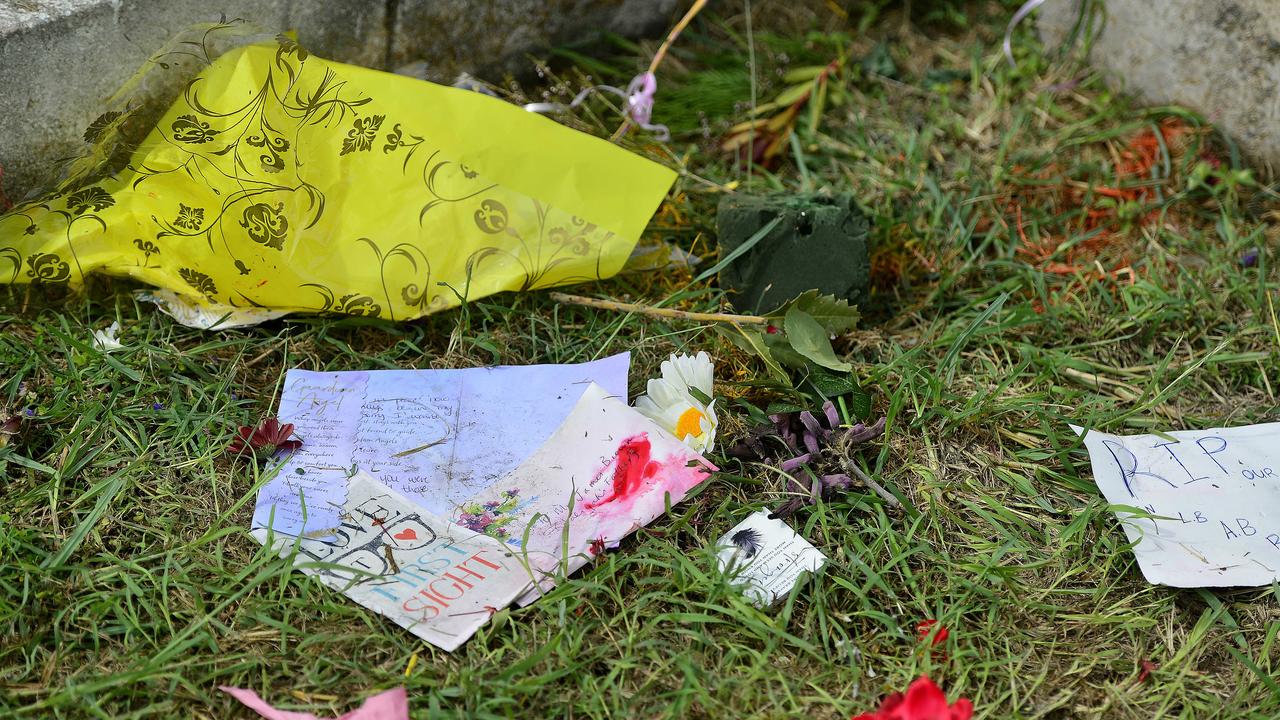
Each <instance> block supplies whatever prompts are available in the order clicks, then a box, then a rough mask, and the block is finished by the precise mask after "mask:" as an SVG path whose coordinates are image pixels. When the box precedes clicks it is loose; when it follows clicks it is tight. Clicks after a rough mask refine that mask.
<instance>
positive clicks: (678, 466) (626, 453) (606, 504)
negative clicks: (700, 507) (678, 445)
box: [582, 433, 716, 540]
mask: <svg viewBox="0 0 1280 720" xmlns="http://www.w3.org/2000/svg"><path fill="white" fill-rule="evenodd" d="M610 464H611V465H613V483H612V485H611V486H610V488H609V492H608V493H607V494H606V495H605V496H603V497H601V498H600V499H599V500H595V501H592V502H587V503H583V505H582V509H583V510H584V511H586V512H588V513H590V514H592V515H594V516H595V517H596V519H597V520H598V522H599V524H600V526H601V528H602V529H604V528H610V529H614V530H616V531H620V534H626V533H627V532H629V531H630V529H632V528H634V527H635V525H636V524H637V521H638V522H639V523H640V524H644V523H647V522H649V520H652V519H653V518H655V517H657V516H658V515H661V514H662V513H663V512H664V511H665V510H666V496H667V495H668V494H670V496H671V504H673V505H674V504H675V503H678V502H680V500H682V499H683V498H684V496H685V494H686V493H688V492H689V490H691V489H693V487H694V486H696V485H697V484H698V483H700V482H702V481H703V480H705V479H706V477H707V475H708V474H709V473H710V472H712V471H714V470H715V469H716V467H715V466H714V465H711V464H710V463H708V462H706V460H704V459H703V458H702V457H701V456H699V455H698V454H697V453H695V452H693V451H692V450H689V451H687V452H675V453H672V454H671V455H668V456H667V457H665V458H663V459H661V460H655V459H653V457H652V444H651V443H650V442H649V436H648V434H647V433H639V434H637V435H632V436H631V437H629V438H626V439H625V440H623V441H622V442H621V443H620V444H619V445H618V454H617V456H616V458H615V459H614V460H613V461H611V462H610ZM608 467H609V466H608V465H606V466H605V467H604V468H602V469H601V472H604V471H607V469H608ZM619 520H621V521H623V523H622V524H621V525H616V523H617V522H618V521H619ZM602 535H614V533H612V532H611V533H602ZM605 539H606V540H616V539H618V538H617V537H606V538H605Z"/></svg>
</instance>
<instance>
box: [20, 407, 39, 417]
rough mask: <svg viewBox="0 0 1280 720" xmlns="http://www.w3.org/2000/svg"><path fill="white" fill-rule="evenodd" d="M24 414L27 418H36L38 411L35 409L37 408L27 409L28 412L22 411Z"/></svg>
mask: <svg viewBox="0 0 1280 720" xmlns="http://www.w3.org/2000/svg"><path fill="white" fill-rule="evenodd" d="M22 414H23V415H26V416H27V417H35V416H36V409H35V408H27V409H26V410H23V411H22Z"/></svg>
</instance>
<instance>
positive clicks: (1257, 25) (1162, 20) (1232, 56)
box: [1037, 0, 1280, 167]
mask: <svg viewBox="0 0 1280 720" xmlns="http://www.w3.org/2000/svg"><path fill="white" fill-rule="evenodd" d="M1099 4H1100V5H1102V6H1103V9H1102V11H1101V13H1100V17H1099V18H1098V20H1099V21H1100V22H1099V24H1098V25H1097V27H1098V28H1099V30H1100V32H1099V33H1098V34H1097V35H1096V38H1095V41H1094V44H1093V47H1092V51H1091V55H1090V60H1091V61H1092V62H1093V63H1094V64H1095V65H1097V66H1098V67H1100V68H1101V69H1103V70H1104V71H1106V73H1107V74H1108V76H1109V77H1110V79H1111V80H1112V81H1113V82H1114V83H1115V84H1116V85H1117V86H1119V87H1121V88H1123V89H1124V90H1126V91H1128V92H1131V93H1134V94H1136V95H1137V96H1138V97H1140V98H1142V99H1143V100H1144V101H1146V102H1148V103H1152V104H1174V105H1182V106H1185V107H1188V108H1192V109H1194V110H1196V111H1198V112H1199V113H1201V114H1202V115H1204V116H1205V117H1206V118H1207V119H1209V120H1210V121H1212V122H1214V123H1215V124H1217V125H1218V126H1219V127H1221V128H1222V129H1224V130H1226V131H1227V132H1228V133H1230V134H1231V135H1232V136H1233V137H1234V138H1235V139H1236V140H1238V141H1239V143H1240V145H1241V147H1242V148H1243V149H1244V150H1245V151H1246V152H1247V153H1248V154H1249V155H1251V156H1252V158H1253V159H1254V160H1255V161H1258V162H1261V163H1263V164H1268V165H1272V166H1273V167H1280V0H1106V2H1105V3H1099ZM1080 6H1081V0H1048V2H1046V3H1045V4H1044V5H1042V6H1041V8H1040V10H1039V12H1038V15H1039V17H1038V20H1037V22H1038V25H1039V30H1040V34H1041V37H1042V38H1043V39H1044V41H1045V43H1046V44H1048V45H1054V46H1056V45H1058V44H1060V43H1061V42H1062V41H1063V40H1064V38H1066V37H1068V35H1069V33H1070V31H1071V29H1072V27H1073V26H1074V25H1075V24H1076V21H1077V18H1078V17H1079V16H1080Z"/></svg>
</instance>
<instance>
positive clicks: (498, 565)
mask: <svg viewBox="0 0 1280 720" xmlns="http://www.w3.org/2000/svg"><path fill="white" fill-rule="evenodd" d="M254 536H255V537H256V538H257V539H258V541H259V542H263V543H264V544H265V543H266V542H267V539H268V533H267V531H266V530H263V529H258V530H255V531H254ZM270 537H271V538H272V539H273V542H274V549H275V550H276V551H278V552H279V553H280V554H281V556H282V557H287V556H288V555H289V554H290V553H291V552H292V551H293V549H294V547H295V544H296V547H297V551H298V552H297V555H296V557H295V561H296V563H297V566H298V568H299V569H300V570H301V571H302V572H304V573H306V574H308V575H314V576H315V577H317V578H319V579H320V581H321V582H323V583H324V584H325V585H328V586H329V587H331V588H333V589H335V590H338V591H339V592H342V593H343V594H345V595H346V596H347V597H349V598H351V599H352V600H355V601H356V602H358V603H360V604H361V605H364V606H365V607H367V608H369V609H371V610H373V611H375V612H377V613H379V614H381V615H385V616H387V617H388V618H390V619H391V620H393V621H395V622H396V624H398V625H400V626H401V627H403V628H405V629H407V630H409V631H410V632H412V633H413V634H414V635H417V636H418V637H420V638H422V639H423V640H426V641H427V642H429V643H431V644H432V645H435V646H437V647H440V648H442V649H444V650H448V651H452V650H454V649H455V648H457V647H458V646H459V645H461V644H462V643H463V642H465V641H466V640H467V638H469V637H471V636H472V635H473V634H475V632H476V630H478V629H480V627H481V626H482V625H484V624H485V622H487V621H488V620H489V618H490V617H491V616H492V614H493V612H496V611H497V610H498V609H501V608H504V607H506V606H507V605H509V604H510V603H511V601H512V600H514V599H515V598H516V596H518V595H520V594H522V593H524V592H525V590H526V589H527V588H528V587H529V584H530V574H529V571H528V570H527V569H526V568H525V567H524V566H522V565H521V563H520V562H519V560H518V559H517V558H516V557H515V553H514V552H513V551H512V550H511V549H509V548H506V547H504V546H503V545H502V543H499V542H498V541H496V540H494V539H492V538H490V537H487V536H485V535H480V534H477V533H474V532H471V531H470V530H467V529H466V528H462V527H459V526H457V525H455V524H452V523H449V522H448V521H446V520H444V519H443V518H440V517H438V516H435V515H432V514H431V513H429V512H426V511H425V510H422V509H421V508H419V507H418V506H416V505H415V504H414V503H412V502H410V501H409V500H408V499H407V498H405V497H403V496H401V495H399V494H397V493H394V492H392V491H391V490H389V489H387V488H386V487H385V486H384V485H382V484H381V483H379V482H377V481H376V480H374V479H373V478H371V477H369V476H368V475H365V474H363V473H361V474H358V475H356V476H355V477H353V478H352V479H351V481H350V484H349V486H348V493H347V500H346V504H345V505H344V506H343V509H342V512H341V524H340V525H339V526H338V528H337V530H336V531H335V532H334V536H333V537H332V538H328V539H325V540H313V539H306V538H297V539H295V538H290V537H288V536H282V535H271V536H270ZM318 563H323V565H318Z"/></svg>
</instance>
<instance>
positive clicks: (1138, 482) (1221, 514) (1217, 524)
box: [1072, 423, 1280, 587]
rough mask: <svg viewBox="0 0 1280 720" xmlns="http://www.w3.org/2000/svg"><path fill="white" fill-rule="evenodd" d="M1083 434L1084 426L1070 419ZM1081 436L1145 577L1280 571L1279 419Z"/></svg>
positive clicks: (1203, 578) (1167, 579)
mask: <svg viewBox="0 0 1280 720" xmlns="http://www.w3.org/2000/svg"><path fill="white" fill-rule="evenodd" d="M1072 429H1073V430H1075V431H1076V432H1077V433H1081V432H1083V430H1082V429H1081V428H1078V427H1075V426H1072ZM1167 435H1168V436H1169V438H1171V439H1169V438H1162V437H1160V436H1159V435H1128V436H1124V437H1121V436H1118V435H1109V434H1107V433H1102V432H1098V431H1096V430H1090V431H1089V432H1088V434H1087V435H1085V438H1084V444H1085V447H1087V448H1088V450H1089V459H1090V461H1091V462H1092V465H1093V476H1094V481H1095V482H1096V483H1097V484H1098V488H1099V489H1101V490H1102V494H1103V495H1105V496H1106V498H1107V500H1108V501H1109V502H1110V503H1111V504H1112V505H1123V506H1128V507H1132V508H1135V509H1137V510H1139V511H1140V512H1142V513H1145V514H1148V515H1151V516H1154V517H1150V518H1148V517H1143V516H1142V515H1136V514H1135V513H1132V512H1124V511H1117V513H1116V515H1117V516H1118V517H1119V518H1120V520H1121V524H1122V526H1123V527H1124V530H1125V534H1126V535H1127V536H1128V537H1129V541H1130V542H1131V543H1132V544H1133V545H1134V554H1135V555H1136V556H1137V558H1138V567H1140V568H1141V569H1142V574H1143V575H1144V576H1145V577H1146V578H1147V581H1148V582H1152V583H1158V584H1161V585H1170V586H1173V587H1232V586H1257V585H1269V584H1271V583H1272V582H1273V581H1275V580H1277V579H1280V423H1268V424H1265V425H1248V426H1244V427H1236V428H1215V429H1211V430H1203V431H1185V432H1171V433H1167Z"/></svg>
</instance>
